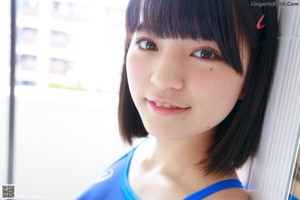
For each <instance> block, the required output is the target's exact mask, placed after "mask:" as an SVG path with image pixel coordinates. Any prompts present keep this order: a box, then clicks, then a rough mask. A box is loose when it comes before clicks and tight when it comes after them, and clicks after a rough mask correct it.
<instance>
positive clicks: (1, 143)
mask: <svg viewBox="0 0 300 200" xmlns="http://www.w3.org/2000/svg"><path fill="white" fill-rule="evenodd" d="M0 13H1V17H0V30H1V31H0V44H1V45H0V55H1V58H0V163H1V164H0V183H1V184H6V183H7V177H6V176H7V159H8V158H7V156H8V146H7V144H8V117H9V114H8V112H9V109H8V107H9V82H10V81H9V77H10V75H9V72H10V64H9V63H10V58H9V57H10V46H9V45H10V1H9V0H2V1H0Z"/></svg>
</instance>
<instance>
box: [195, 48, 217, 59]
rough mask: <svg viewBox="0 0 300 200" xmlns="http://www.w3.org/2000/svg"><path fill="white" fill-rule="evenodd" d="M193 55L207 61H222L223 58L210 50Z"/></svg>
mask: <svg viewBox="0 0 300 200" xmlns="http://www.w3.org/2000/svg"><path fill="white" fill-rule="evenodd" d="M191 55H192V56H195V57H198V58H200V59H205V60H211V59H213V60H222V57H221V56H220V55H219V54H217V53H215V52H214V51H213V50H210V49H199V50H197V51H196V52H194V53H192V54H191Z"/></svg>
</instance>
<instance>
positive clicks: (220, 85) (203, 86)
mask: <svg viewBox="0 0 300 200" xmlns="http://www.w3.org/2000/svg"><path fill="white" fill-rule="evenodd" d="M194 75H195V73H194ZM190 81H191V82H190V84H189V85H190V86H191V88H190V91H194V92H193V96H194V99H197V101H201V102H199V105H201V106H203V105H206V106H205V107H207V108H208V109H210V110H220V109H221V110H224V111H226V112H228V111H229V112H230V110H231V109H232V107H233V106H234V105H235V103H236V101H237V100H238V98H239V96H240V93H241V90H242V86H243V77H241V76H240V75H237V74H236V73H235V72H234V73H232V72H230V73H228V72H226V71H225V72H224V71H223V72H222V73H218V72H214V71H213V72H211V73H206V74H205V75H203V74H199V75H198V76H197V77H195V78H194V79H193V80H190Z"/></svg>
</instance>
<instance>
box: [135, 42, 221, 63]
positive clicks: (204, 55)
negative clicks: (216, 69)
mask: <svg viewBox="0 0 300 200" xmlns="http://www.w3.org/2000/svg"><path fill="white" fill-rule="evenodd" d="M136 45H137V46H138V48H139V49H140V50H143V51H158V50H159V49H158V47H157V44H156V43H155V42H154V41H153V40H151V39H149V38H139V39H138V40H137V41H136ZM190 56H192V57H195V58H198V59H201V60H208V61H210V60H211V61H222V60H223V57H222V56H221V54H220V53H219V51H217V50H215V49H214V48H211V47H207V46H205V47H201V48H199V49H197V50H196V51H194V52H192V53H191V54H190Z"/></svg>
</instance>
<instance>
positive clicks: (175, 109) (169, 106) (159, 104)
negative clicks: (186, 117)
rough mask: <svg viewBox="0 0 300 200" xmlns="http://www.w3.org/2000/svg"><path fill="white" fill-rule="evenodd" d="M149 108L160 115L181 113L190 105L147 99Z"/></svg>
mask: <svg viewBox="0 0 300 200" xmlns="http://www.w3.org/2000/svg"><path fill="white" fill-rule="evenodd" d="M147 101H148V104H149V106H150V108H151V109H152V110H153V111H154V112H155V113H157V114H160V115H175V114H179V113H182V112H184V111H186V110H187V109H189V108H190V107H188V106H184V105H180V104H178V103H171V102H169V101H162V100H148V99H147Z"/></svg>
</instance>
